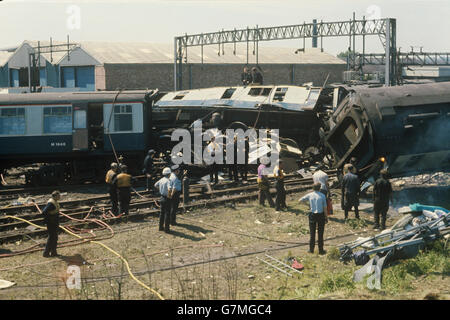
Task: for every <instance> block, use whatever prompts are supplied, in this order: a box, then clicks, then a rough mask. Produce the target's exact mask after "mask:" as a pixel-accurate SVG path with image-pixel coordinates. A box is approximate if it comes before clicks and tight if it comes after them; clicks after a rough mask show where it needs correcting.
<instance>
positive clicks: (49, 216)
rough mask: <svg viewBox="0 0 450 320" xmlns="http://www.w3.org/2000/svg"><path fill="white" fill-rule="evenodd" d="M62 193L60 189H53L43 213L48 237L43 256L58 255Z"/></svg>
mask: <svg viewBox="0 0 450 320" xmlns="http://www.w3.org/2000/svg"><path fill="white" fill-rule="evenodd" d="M60 198H61V194H60V193H59V191H53V192H52V197H51V198H50V200H48V202H47V205H46V206H45V208H44V210H42V214H43V215H44V223H45V224H46V225H47V232H48V239H47V244H46V245H45V249H44V253H43V257H45V258H48V257H57V256H58V253H57V252H56V247H57V245H58V227H59V203H58V201H59V199H60Z"/></svg>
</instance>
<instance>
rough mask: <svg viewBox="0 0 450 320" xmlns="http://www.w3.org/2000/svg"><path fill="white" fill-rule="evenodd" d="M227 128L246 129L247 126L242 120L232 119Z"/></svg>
mask: <svg viewBox="0 0 450 320" xmlns="http://www.w3.org/2000/svg"><path fill="white" fill-rule="evenodd" d="M227 129H233V130H236V129H242V130H244V131H246V130H247V129H248V126H247V125H246V124H245V123H243V122H240V121H234V122H232V123H231V124H230V125H229V126H228V128H227Z"/></svg>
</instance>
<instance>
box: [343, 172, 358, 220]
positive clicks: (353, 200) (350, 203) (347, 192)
mask: <svg viewBox="0 0 450 320" xmlns="http://www.w3.org/2000/svg"><path fill="white" fill-rule="evenodd" d="M354 170H355V168H354V167H353V165H352V164H349V165H348V172H347V173H346V174H345V176H344V178H343V179H342V206H343V209H344V215H345V220H347V219H348V212H349V210H350V209H351V208H352V207H354V208H355V218H356V219H359V211H358V205H359V178H358V176H357V175H356V174H354V173H352V172H354Z"/></svg>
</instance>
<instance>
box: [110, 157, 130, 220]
mask: <svg viewBox="0 0 450 320" xmlns="http://www.w3.org/2000/svg"><path fill="white" fill-rule="evenodd" d="M120 171H121V172H120V173H119V174H118V175H117V176H116V177H115V178H114V179H113V184H114V185H115V186H116V187H117V190H118V191H119V211H120V212H119V213H120V214H123V215H127V214H128V210H129V208H130V200H131V184H132V177H131V175H130V174H128V173H127V171H128V167H127V166H126V165H121V166H120Z"/></svg>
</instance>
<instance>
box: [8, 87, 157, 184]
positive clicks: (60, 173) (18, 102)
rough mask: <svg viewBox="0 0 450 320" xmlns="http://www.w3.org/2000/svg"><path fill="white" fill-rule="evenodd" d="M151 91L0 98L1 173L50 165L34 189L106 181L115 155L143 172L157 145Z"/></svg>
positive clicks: (37, 175)
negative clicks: (151, 148)
mask: <svg viewBox="0 0 450 320" xmlns="http://www.w3.org/2000/svg"><path fill="white" fill-rule="evenodd" d="M150 94H151V93H150V92H145V91H136V92H131V91H130V92H121V93H120V94H118V92H95V93H78V92H73V93H31V94H2V95H0V173H1V172H2V171H3V170H5V169H8V168H11V167H17V166H21V165H27V164H31V163H46V165H44V166H41V167H40V169H39V170H37V171H33V172H30V173H29V174H27V180H28V182H29V183H31V184H39V185H45V184H55V183H56V184H57V183H64V182H65V181H67V180H70V179H72V180H78V181H84V180H101V179H103V177H104V174H105V169H106V168H107V167H108V165H109V162H111V161H113V160H114V156H113V149H114V151H115V152H116V153H117V154H119V155H122V156H123V157H124V159H125V160H124V162H125V164H128V165H129V167H130V168H140V166H141V163H142V159H143V157H144V151H145V150H146V149H147V147H148V146H149V145H150V144H151V135H150V134H149V132H150V129H149V128H150V127H149V126H150V124H151V101H150V99H149V98H148V97H149V95H150Z"/></svg>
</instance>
